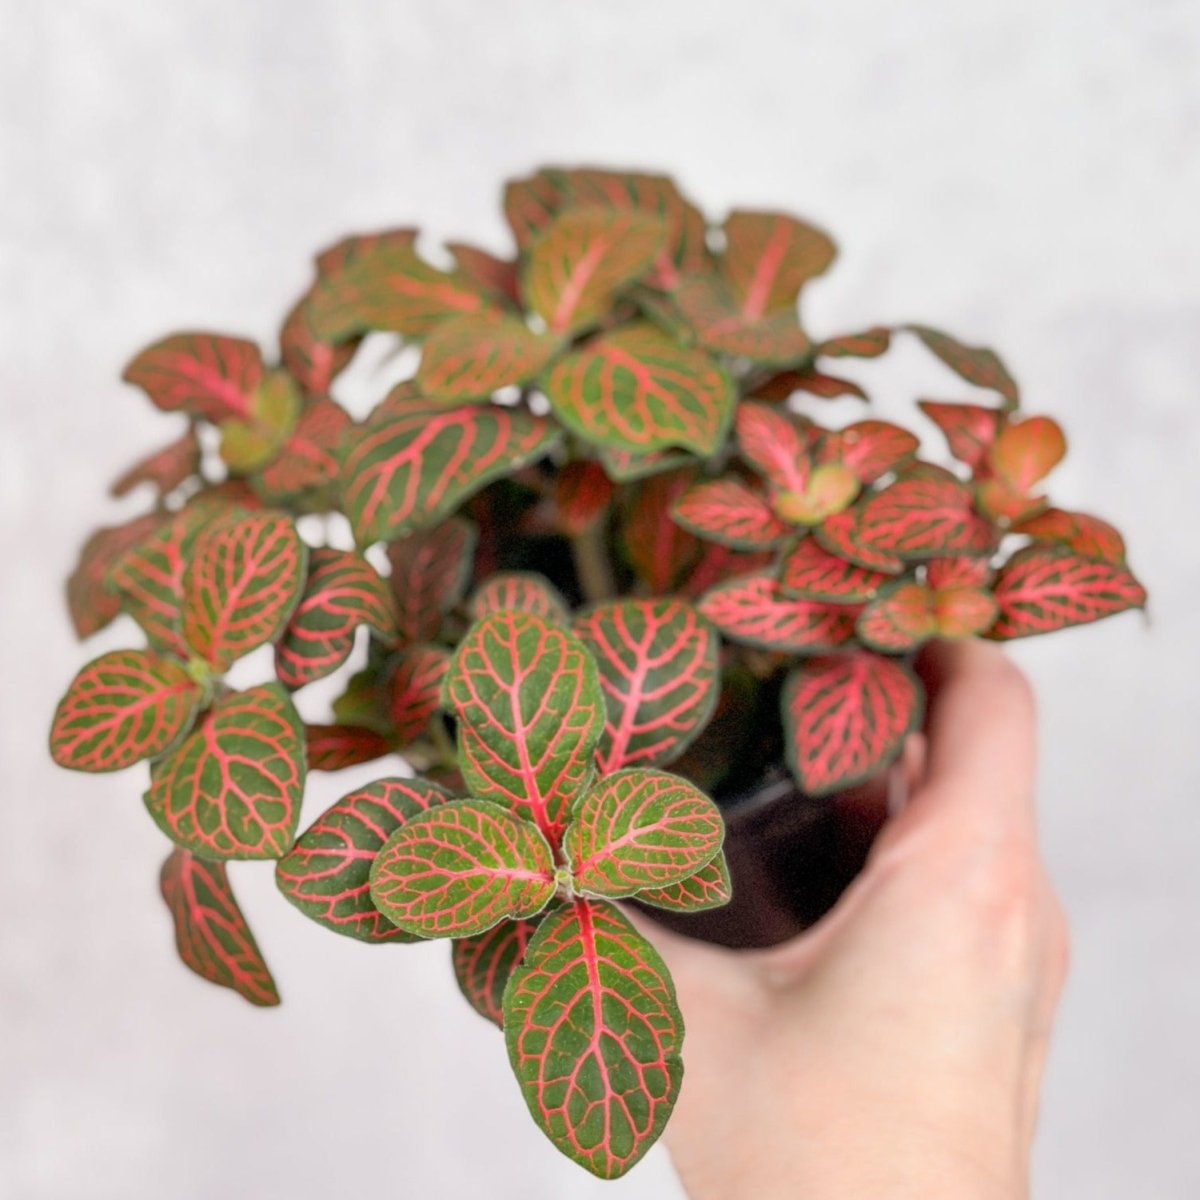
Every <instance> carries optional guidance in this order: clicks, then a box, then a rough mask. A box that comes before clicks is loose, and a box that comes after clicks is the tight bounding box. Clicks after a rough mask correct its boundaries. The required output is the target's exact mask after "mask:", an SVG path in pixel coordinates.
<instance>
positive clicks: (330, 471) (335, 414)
mask: <svg viewBox="0 0 1200 1200" xmlns="http://www.w3.org/2000/svg"><path fill="white" fill-rule="evenodd" d="M351 424H352V422H351V420H350V416H349V414H348V413H347V412H346V410H345V409H344V408H342V407H341V406H340V405H338V404H335V403H334V402H333V401H332V400H330V399H329V398H328V397H327V396H318V397H317V398H316V399H311V400H309V401H308V402H307V403H306V404H305V406H304V409H303V411H302V412H301V413H300V419H299V420H298V421H297V422H296V428H295V429H294V430H293V431H292V433H291V435H290V436H289V437H288V438H287V439H286V440H285V441H284V443H283V446H282V447H281V448H280V450H279V453H278V454H276V455H275V457H274V458H273V459H272V460H271V461H270V462H269V463H267V464H266V466H264V467H263V468H262V470H261V471H260V472H259V474H258V481H259V483H260V484H261V486H262V490H263V492H264V494H266V495H267V496H270V497H278V498H280V499H284V500H286V499H289V498H291V497H293V496H297V495H299V494H300V493H301V492H304V491H306V490H308V489H309V488H318V487H324V486H327V485H330V484H332V483H333V482H334V481H335V480H336V479H337V476H338V458H337V454H338V446H339V445H340V443H341V439H342V435H343V434H344V433H345V432H346V430H347V429H349V428H350V426H351Z"/></svg>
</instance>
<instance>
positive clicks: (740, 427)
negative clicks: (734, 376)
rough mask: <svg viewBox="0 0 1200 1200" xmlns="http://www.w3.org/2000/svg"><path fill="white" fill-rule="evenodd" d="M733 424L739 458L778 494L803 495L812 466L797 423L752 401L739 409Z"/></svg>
mask: <svg viewBox="0 0 1200 1200" xmlns="http://www.w3.org/2000/svg"><path fill="white" fill-rule="evenodd" d="M735 422H736V430H737V444H738V449H739V450H740V451H741V454H742V457H743V458H744V459H745V460H746V461H747V462H748V463H749V464H750V465H751V466H752V467H754V468H755V470H757V471H759V472H760V473H761V474H762V475H763V477H764V478H765V479H768V480H769V481H770V482H771V483H773V484H774V485H775V486H776V487H777V488H779V489H780V491H784V492H803V491H804V490H805V488H806V487H807V486H808V477H809V472H810V469H811V463H810V461H809V453H808V438H807V436H806V435H805V433H804V432H803V431H802V430H801V429H800V428H798V427H797V425H796V423H795V422H794V421H790V420H788V418H787V417H785V416H784V415H783V414H782V413H780V412H778V411H777V410H775V409H774V408H770V407H768V406H767V405H765V404H755V403H754V402H753V401H750V402H743V403H741V404H739V405H738V410H737V416H736V417H735Z"/></svg>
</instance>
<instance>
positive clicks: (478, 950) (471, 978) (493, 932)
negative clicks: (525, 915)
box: [452, 917, 541, 1028]
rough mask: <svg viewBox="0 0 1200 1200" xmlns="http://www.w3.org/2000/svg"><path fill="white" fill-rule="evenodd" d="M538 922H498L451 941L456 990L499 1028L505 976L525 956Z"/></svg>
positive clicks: (502, 1025)
mask: <svg viewBox="0 0 1200 1200" xmlns="http://www.w3.org/2000/svg"><path fill="white" fill-rule="evenodd" d="M540 920H541V918H540V917H533V918H531V919H530V920H527V921H526V920H519V921H501V922H500V924H499V925H493V926H492V928H491V929H488V930H486V931H485V932H483V933H477V934H473V935H472V936H471V937H465V938H456V939H455V940H454V945H453V950H452V961H453V965H454V977H455V979H456V980H457V981H458V987H459V990H460V991H461V992H462V994H463V995H464V996H465V997H466V999H467V1002H468V1003H469V1004H470V1005H471V1007H472V1008H473V1009H474V1010H475V1011H476V1012H477V1013H478V1014H479V1015H480V1016H481V1017H484V1018H486V1019H487V1020H489V1021H491V1022H492V1024H493V1025H498V1026H500V1028H503V1027H504V1010H503V1007H502V1005H503V1001H504V989H505V987H506V986H507V984H508V977H509V976H510V975H511V974H512V972H513V970H514V968H515V967H516V966H517V964H518V963H519V962H520V961H521V960H522V959H523V958H524V957H525V949H526V947H527V946H528V945H529V940H530V938H532V937H533V933H534V930H535V929H537V927H538V922H539V921H540Z"/></svg>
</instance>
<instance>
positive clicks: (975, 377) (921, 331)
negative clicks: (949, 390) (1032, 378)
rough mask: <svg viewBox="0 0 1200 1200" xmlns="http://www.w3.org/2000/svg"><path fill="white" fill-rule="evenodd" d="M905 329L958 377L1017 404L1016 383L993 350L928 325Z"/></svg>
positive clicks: (1013, 404)
mask: <svg viewBox="0 0 1200 1200" xmlns="http://www.w3.org/2000/svg"><path fill="white" fill-rule="evenodd" d="M908 328H909V329H910V330H911V331H912V332H913V333H915V334H916V335H917V337H919V338H920V339H921V341H922V342H924V343H925V345H926V347H927V348H928V349H929V350H931V351H932V352H933V353H934V354H935V355H937V357H938V358H940V359H941V360H942V362H944V363H945V364H946V366H948V367H949V368H950V370H952V371H953V372H954V373H955V374H956V375H957V376H958V377H959V378H960V379H965V380H966V381H967V382H968V383H973V384H974V385H975V386H976V387H981V388H991V389H992V390H993V391H996V392H999V393H1000V395H1001V396H1003V397H1004V400H1005V404H1006V407H1008V408H1016V407H1017V403H1018V400H1019V393H1018V390H1017V385H1016V382H1015V381H1014V380H1013V377H1012V376H1011V375H1010V374H1009V373H1008V369H1007V368H1006V367H1005V365H1004V364H1003V363H1002V362H1001V361H1000V359H999V357H998V356H997V355H996V353H995V352H994V351H992V350H988V349H987V348H986V347H983V346H968V345H966V344H965V343H964V342H960V341H958V340H957V339H956V338H952V337H951V336H950V335H949V334H948V333H941V332H940V331H939V330H936V329H930V328H929V326H928V325H910V326H908Z"/></svg>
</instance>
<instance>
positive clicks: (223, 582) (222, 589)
mask: <svg viewBox="0 0 1200 1200" xmlns="http://www.w3.org/2000/svg"><path fill="white" fill-rule="evenodd" d="M307 561H308V549H307V547H306V546H305V545H304V543H303V542H302V541H301V540H300V538H299V536H298V535H297V533H296V528H295V526H294V525H293V524H292V520H291V518H290V517H285V516H281V515H279V514H277V513H256V514H254V515H252V516H247V517H242V518H241V519H239V520H233V521H222V522H220V523H218V524H216V525H215V526H211V527H209V528H208V529H206V530H205V531H204V533H203V534H202V535H201V536H200V537H198V538H197V540H196V543H195V547H194V553H193V555H192V558H191V560H190V561H189V562H188V564H187V566H186V567H185V569H184V573H183V599H184V603H183V636H184V640H185V641H186V642H187V644H188V645H189V646H190V647H191V648H192V649H193V650H194V651H195V652H196V653H197V654H199V655H200V656H201V657H203V658H204V660H205V661H206V662H207V663H209V665H210V666H212V667H213V669H214V670H216V671H225V670H227V669H228V668H229V667H230V666H232V665H233V663H234V662H235V661H236V660H237V659H239V658H241V657H242V656H243V655H245V654H249V653H250V651H251V650H255V649H257V648H258V647H259V646H262V645H264V644H266V643H267V642H270V641H273V640H274V639H275V637H276V636H277V635H278V634H279V633H280V632H281V631H282V629H283V627H284V625H285V624H286V623H287V620H288V618H289V617H290V616H291V614H292V609H293V608H295V606H296V601H297V600H298V599H299V598H300V590H301V587H302V585H303V582H304V571H305V567H306V565H307Z"/></svg>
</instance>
